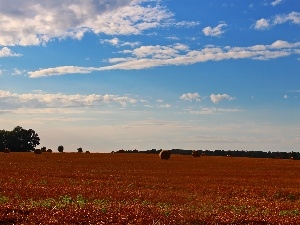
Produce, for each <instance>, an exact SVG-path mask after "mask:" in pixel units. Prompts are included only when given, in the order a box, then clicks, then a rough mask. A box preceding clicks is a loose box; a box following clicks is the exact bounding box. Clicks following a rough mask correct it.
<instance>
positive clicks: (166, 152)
mask: <svg viewBox="0 0 300 225" xmlns="http://www.w3.org/2000/svg"><path fill="white" fill-rule="evenodd" d="M159 157H160V158H161V159H163V160H168V159H170V157H171V151H170V150H162V151H161V152H160V153H159Z"/></svg>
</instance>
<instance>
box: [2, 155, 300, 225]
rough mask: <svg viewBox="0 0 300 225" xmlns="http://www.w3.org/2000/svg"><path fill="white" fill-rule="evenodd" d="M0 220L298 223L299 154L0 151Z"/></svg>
mask: <svg viewBox="0 0 300 225" xmlns="http://www.w3.org/2000/svg"><path fill="white" fill-rule="evenodd" d="M0 166H1V175H0V183H1V185H0V224H39V223H40V224H157V225H158V224H230V223H232V224H233V223H234V224H241V223H243V224H297V222H298V221H299V219H300V185H299V184H300V173H299V171H300V161H296V160H285V159H253V158H239V157H213V156H206V157H205V156H204V157H203V156H201V157H200V158H192V157H191V156H182V155H172V156H171V158H170V159H169V160H160V159H159V157H158V155H154V154H108V153H107V154H106V153H102V154H96V153H91V154H85V153H62V154H59V153H43V154H41V155H35V154H33V153H9V154H5V153H2V154H0Z"/></svg>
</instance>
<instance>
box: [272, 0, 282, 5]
mask: <svg viewBox="0 0 300 225" xmlns="http://www.w3.org/2000/svg"><path fill="white" fill-rule="evenodd" d="M282 2H283V0H275V1H274V2H271V5H272V6H277V5H279V4H281V3H282Z"/></svg>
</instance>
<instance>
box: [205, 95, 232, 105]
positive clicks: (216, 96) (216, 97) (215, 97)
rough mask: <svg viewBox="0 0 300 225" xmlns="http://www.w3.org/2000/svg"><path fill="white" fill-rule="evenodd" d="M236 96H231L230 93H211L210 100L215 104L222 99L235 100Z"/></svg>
mask: <svg viewBox="0 0 300 225" xmlns="http://www.w3.org/2000/svg"><path fill="white" fill-rule="evenodd" d="M233 99H235V98H233V97H231V96H229V95H228V94H222V95H221V94H217V95H215V94H211V95H210V100H211V101H212V102H213V103H214V104H218V103H219V101H222V100H233Z"/></svg>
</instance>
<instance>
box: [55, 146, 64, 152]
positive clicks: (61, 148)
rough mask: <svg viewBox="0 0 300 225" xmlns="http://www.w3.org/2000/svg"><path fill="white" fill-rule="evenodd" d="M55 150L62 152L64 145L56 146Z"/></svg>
mask: <svg viewBox="0 0 300 225" xmlns="http://www.w3.org/2000/svg"><path fill="white" fill-rule="evenodd" d="M57 151H59V152H61V153H62V152H64V146H62V145H60V146H58V148H57Z"/></svg>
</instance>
